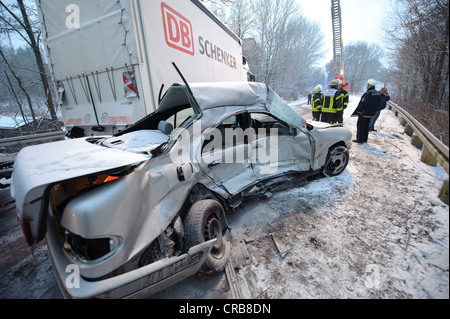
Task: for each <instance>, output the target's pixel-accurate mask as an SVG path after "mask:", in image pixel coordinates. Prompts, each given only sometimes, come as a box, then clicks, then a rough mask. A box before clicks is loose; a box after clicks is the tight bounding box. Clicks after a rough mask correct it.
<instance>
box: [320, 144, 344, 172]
mask: <svg viewBox="0 0 450 319" xmlns="http://www.w3.org/2000/svg"><path fill="white" fill-rule="evenodd" d="M348 160H349V154H348V150H347V148H346V147H344V146H336V147H333V148H332V149H331V150H330V152H329V153H328V156H327V160H326V162H325V166H324V168H323V171H322V172H323V174H324V175H325V176H329V177H331V176H336V175H339V174H341V173H342V172H343V171H344V170H345V168H346V167H347V164H348Z"/></svg>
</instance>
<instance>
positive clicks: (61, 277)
mask: <svg viewBox="0 0 450 319" xmlns="http://www.w3.org/2000/svg"><path fill="white" fill-rule="evenodd" d="M49 224H50V225H51V224H52V223H49ZM50 227H54V226H50ZM54 234H55V232H54V231H51V230H50V231H49V232H47V244H48V247H49V249H48V251H49V254H50V257H51V261H52V265H53V269H54V272H55V277H56V279H57V281H58V285H59V287H60V289H61V291H62V293H63V295H64V297H66V298H75V299H86V298H112V299H118V298H143V297H146V296H150V295H152V294H154V293H156V292H158V291H161V290H163V289H166V288H168V287H170V286H171V285H173V284H175V283H177V282H179V281H181V280H183V279H185V278H187V277H189V276H192V275H194V274H195V273H196V272H197V271H198V270H199V269H200V267H201V266H202V265H203V263H204V261H205V259H206V257H207V256H208V254H209V253H210V251H211V249H212V247H213V245H214V242H215V241H216V239H212V240H210V241H207V242H205V243H202V244H199V245H197V246H194V247H192V248H191V249H190V250H189V251H188V252H187V253H186V254H183V255H181V256H177V257H171V258H166V259H163V260H159V261H157V262H154V263H152V264H150V265H146V266H144V267H141V268H138V269H135V270H132V271H130V272H127V273H124V274H121V275H118V276H115V277H112V278H108V279H104V280H99V281H87V280H85V279H84V278H83V277H81V276H80V277H79V278H77V281H76V283H79V284H78V285H71V286H74V287H68V285H67V282H71V283H73V281H71V280H72V279H73V276H74V273H73V272H72V271H68V269H72V268H71V267H68V266H70V265H71V263H70V262H69V261H68V260H67V258H66V256H65V254H64V252H63V251H62V247H60V245H59V242H58V238H57V237H56V235H54ZM72 265H73V264H72Z"/></svg>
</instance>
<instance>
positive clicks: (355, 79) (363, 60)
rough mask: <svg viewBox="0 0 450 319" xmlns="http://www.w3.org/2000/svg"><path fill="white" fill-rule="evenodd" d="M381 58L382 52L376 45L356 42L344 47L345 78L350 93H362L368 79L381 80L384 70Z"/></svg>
mask: <svg viewBox="0 0 450 319" xmlns="http://www.w3.org/2000/svg"><path fill="white" fill-rule="evenodd" d="M381 58H382V50H381V48H380V46H378V45H377V44H368V43H367V42H365V41H358V42H356V43H350V44H348V45H346V46H345V47H344V65H345V78H346V79H347V80H348V81H349V83H350V87H349V92H350V93H352V94H357V93H360V92H361V91H364V89H365V87H366V84H367V80H368V79H370V78H375V79H377V80H379V81H381V80H382V78H383V71H384V69H383V66H382V64H381ZM333 72H334V70H333Z"/></svg>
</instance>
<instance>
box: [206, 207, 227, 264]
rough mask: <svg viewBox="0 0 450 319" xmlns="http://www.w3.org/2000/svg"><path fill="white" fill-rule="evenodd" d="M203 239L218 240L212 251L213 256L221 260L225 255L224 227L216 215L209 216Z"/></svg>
mask: <svg viewBox="0 0 450 319" xmlns="http://www.w3.org/2000/svg"><path fill="white" fill-rule="evenodd" d="M203 238H204V240H205V241H208V240H211V239H217V240H216V242H215V243H214V245H213V247H212V249H211V255H213V256H215V257H217V258H220V257H221V256H222V255H223V253H224V247H223V236H222V227H221V226H220V222H219V220H218V219H217V217H216V216H215V215H209V216H208V218H207V220H206V223H205V227H204V232H203Z"/></svg>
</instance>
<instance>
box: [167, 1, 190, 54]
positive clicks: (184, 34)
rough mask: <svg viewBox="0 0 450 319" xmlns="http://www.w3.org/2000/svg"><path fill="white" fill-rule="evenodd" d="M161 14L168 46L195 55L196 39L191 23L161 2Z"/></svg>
mask: <svg viewBox="0 0 450 319" xmlns="http://www.w3.org/2000/svg"><path fill="white" fill-rule="evenodd" d="M161 12H162V18H163V23H164V35H165V38H166V43H167V45H168V46H169V47H171V48H174V49H177V50H180V51H182V52H185V53H187V54H190V55H194V38H193V34H192V24H191V22H190V21H189V20H188V19H186V18H185V17H184V16H183V15H181V14H180V13H178V12H177V11H175V10H174V9H173V8H171V7H169V6H168V5H167V4H165V3H164V2H161Z"/></svg>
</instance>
